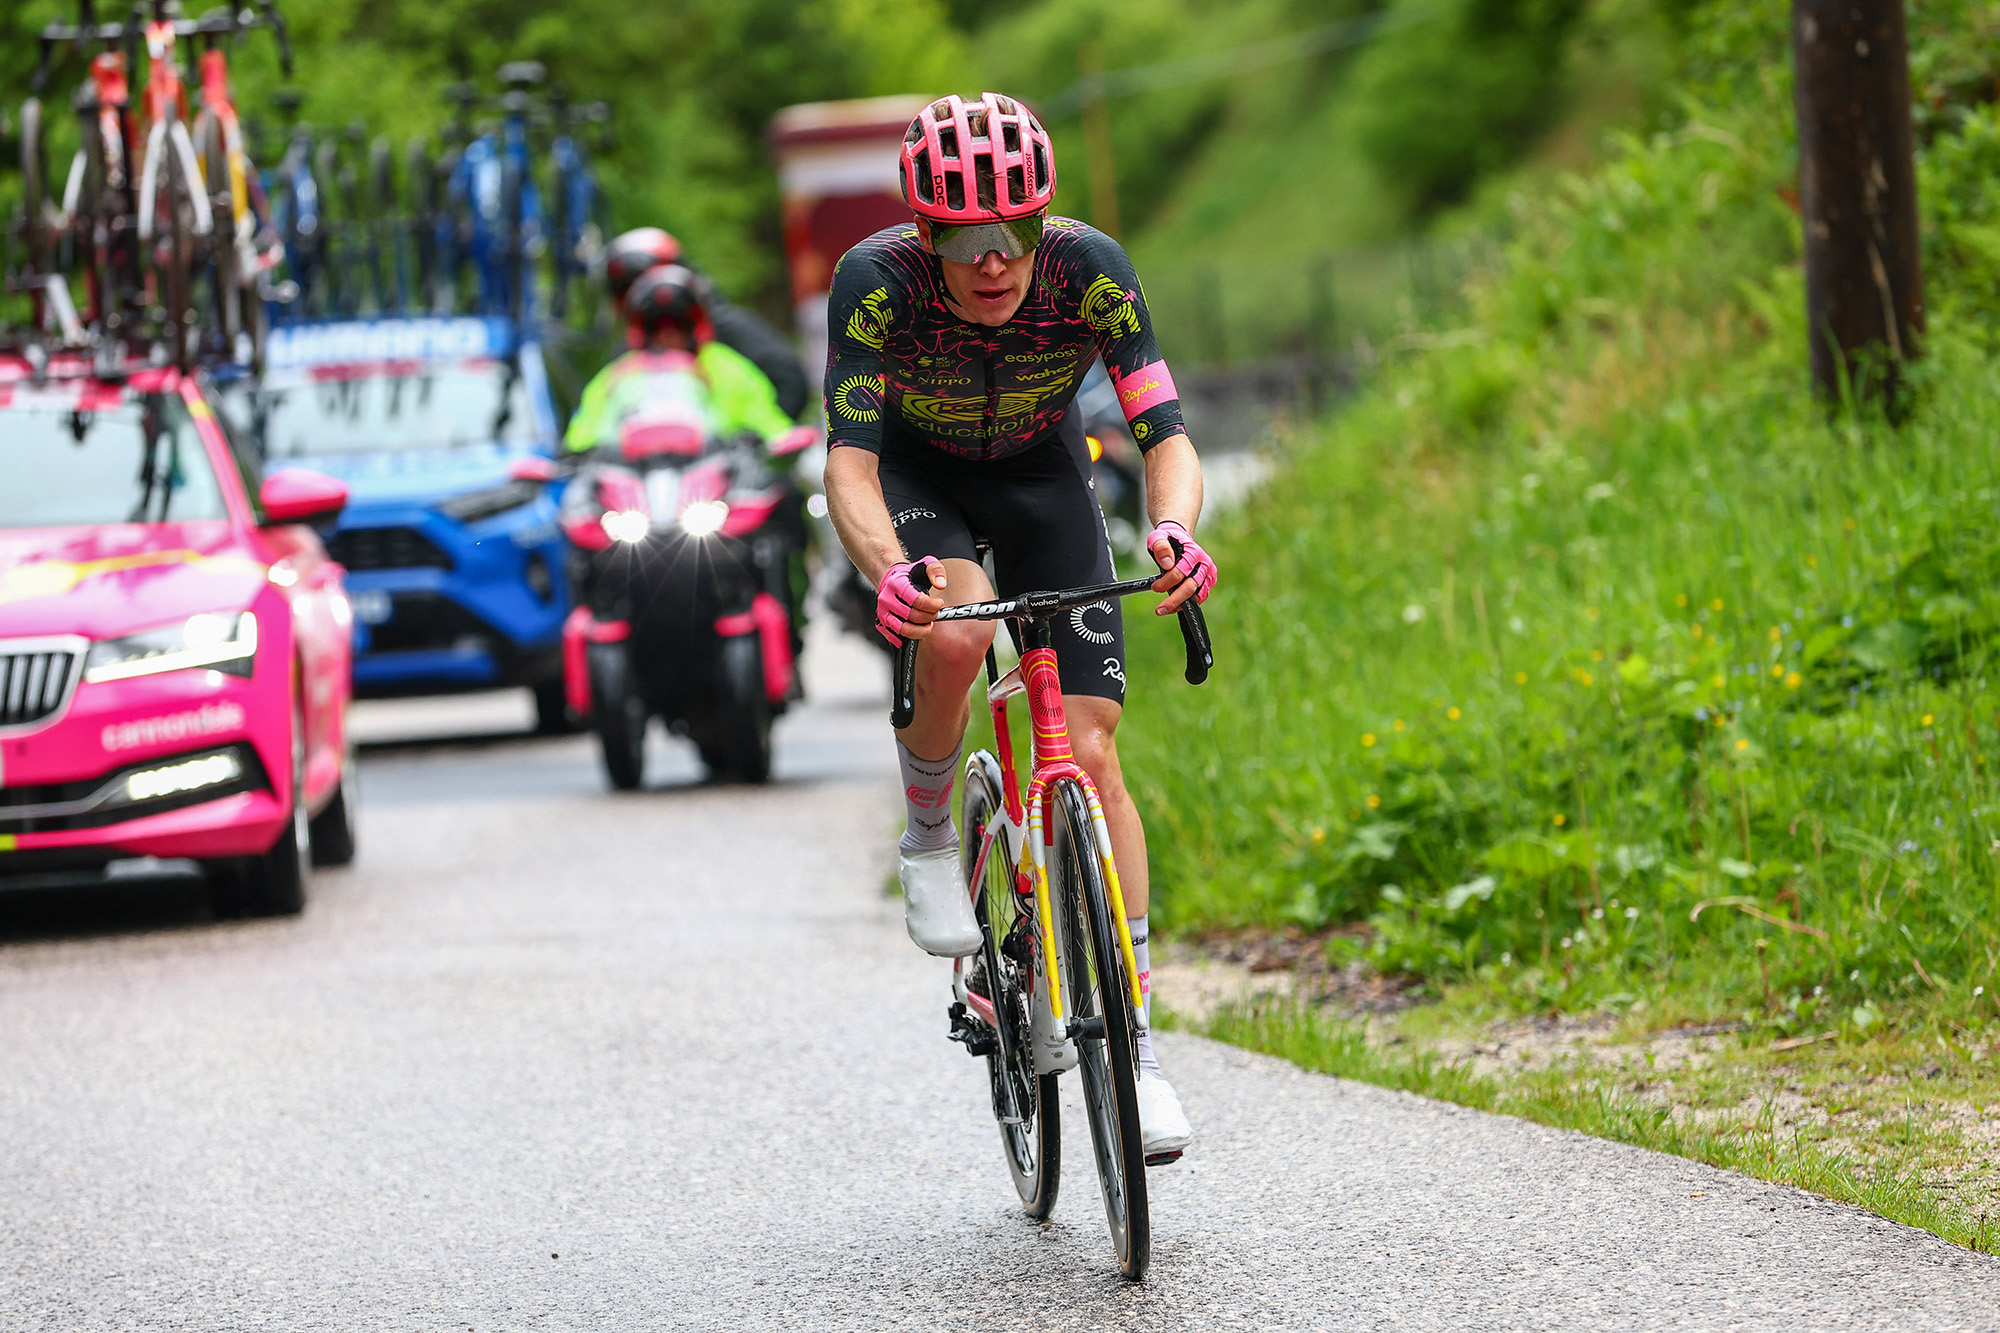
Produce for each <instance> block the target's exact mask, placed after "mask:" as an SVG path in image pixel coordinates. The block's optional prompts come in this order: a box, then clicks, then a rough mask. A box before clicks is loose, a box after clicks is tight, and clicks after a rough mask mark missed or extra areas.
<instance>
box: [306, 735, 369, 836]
mask: <svg viewBox="0 0 2000 1333" xmlns="http://www.w3.org/2000/svg"><path fill="white" fill-rule="evenodd" d="M360 808H361V779H360V769H359V767H358V766H357V765H356V764H355V762H354V742H353V741H351V740H350V741H349V742H348V743H347V748H346V749H345V750H344V751H343V752H342V754H341V756H340V786H339V787H338V788H337V789H335V791H334V793H333V799H332V800H331V801H329V802H328V803H327V806H326V809H324V810H322V811H320V812H319V813H318V814H317V815H314V816H313V819H312V826H311V839H312V863H313V864H314V865H316V866H344V865H346V864H348V863H349V862H350V861H352V860H353V859H354V849H355V845H356V843H357V842H358V841H359V839H358V837H357V833H356V828H355V815H356V812H358V811H359V810H360Z"/></svg>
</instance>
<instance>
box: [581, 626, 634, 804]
mask: <svg viewBox="0 0 2000 1333" xmlns="http://www.w3.org/2000/svg"><path fill="white" fill-rule="evenodd" d="M646 719H647V712H646V701H645V700H644V699H642V698H640V697H639V691H638V688H637V685H636V683H635V682H634V681H633V680H632V668H631V659H630V658H629V657H628V656H627V655H626V652H625V646H624V645H623V644H616V643H599V644H592V645H591V647H590V722H591V726H592V727H593V728H595V729H596V731H597V740H598V744H599V746H600V748H601V749H602V750H603V754H604V776H605V777H606V778H607V779H609V780H610V783H611V785H612V786H613V787H616V788H617V789H618V790H619V791H634V790H636V789H637V788H638V786H639V784H640V783H642V782H644V781H645V778H646Z"/></svg>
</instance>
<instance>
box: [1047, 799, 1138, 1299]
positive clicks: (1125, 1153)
mask: <svg viewBox="0 0 2000 1333" xmlns="http://www.w3.org/2000/svg"><path fill="white" fill-rule="evenodd" d="M1050 804H1051V806H1052V807H1053V811H1052V813H1053V815H1054V824H1055V845H1054V847H1052V848H1051V849H1050V850H1051V851H1052V853H1053V856H1052V858H1051V864H1050V866H1049V870H1050V872H1051V873H1050V887H1051V889H1052V891H1054V892H1055V894H1056V899H1057V901H1056V910H1057V912H1058V913H1059V914H1060V919H1061V927H1060V928H1061V930H1062V931H1063V970H1064V973H1065V976H1064V978H1063V981H1064V992H1065V994H1066V995H1067V996H1068V998H1069V1012H1070V1016H1071V1017H1072V1018H1073V1019H1075V1020H1078V1021H1079V1023H1080V1024H1081V1025H1082V1027H1083V1031H1081V1032H1080V1033H1079V1035H1078V1036H1077V1037H1076V1039H1075V1040H1076V1051H1077V1071H1078V1073H1080V1074H1081V1075H1082V1081H1083V1104H1084V1111H1085V1114H1086V1115H1087V1116H1088V1117H1089V1120H1090V1146H1091V1149H1092V1152H1093V1154H1094V1155H1095V1157H1096V1159H1097V1179H1098V1184H1099V1186H1100V1187H1101V1189H1102V1192H1103V1195H1104V1216H1105V1220H1106V1221H1107V1222H1109V1223H1110V1225H1111V1243H1112V1247H1113V1248H1114V1249H1115V1250H1116V1251H1117V1252H1118V1271H1119V1272H1120V1273H1122V1274H1124V1275H1125V1276H1126V1277H1127V1278H1129V1279H1131V1280H1133V1281H1137V1280H1138V1279H1139V1278H1142V1277H1144V1276H1145V1274H1146V1265H1147V1263H1148V1262H1149V1261H1150V1260H1151V1258H1152V1248H1153V1242H1152V1223H1151V1219H1150V1216H1149V1214H1148V1212H1147V1209H1146V1158H1145V1148H1144V1145H1143V1142H1142V1140H1141V1138H1140V1133H1139V1101H1138V1088H1137V1075H1138V1067H1137V1064H1136V1060H1135V1056H1134V1051H1135V1047H1136V1043H1135V1042H1134V1039H1133V1033H1132V999H1131V989H1130V983H1129V982H1128V981H1127V979H1126V975H1125V960H1124V958H1123V956H1122V955H1121V953H1120V951H1119V948H1118V932H1117V928H1116V926H1115V924H1114V923H1113V922H1112V920H1111V907H1110V903H1109V901H1108V899H1107V895H1106V893H1105V888H1104V872H1103V868H1102V866H1101V865H1100V864H1099V862H1098V859H1097V850H1096V849H1097V842H1096V838H1095V836H1094V834H1093V831H1092V825H1091V819H1090V807H1089V805H1088V804H1087V803H1086V802H1085V800H1084V796H1083V789H1082V788H1081V787H1079V786H1078V785H1077V784H1076V783H1075V782H1073V781H1064V782H1060V783H1058V784H1057V785H1056V790H1055V799H1054V800H1053V801H1052V802H1051V803H1050ZM1099 1028H1101V1029H1102V1030H1101V1032H1100V1031H1098V1030H1097V1029H1099Z"/></svg>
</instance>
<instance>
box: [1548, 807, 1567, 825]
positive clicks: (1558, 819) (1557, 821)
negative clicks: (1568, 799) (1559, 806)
mask: <svg viewBox="0 0 2000 1333" xmlns="http://www.w3.org/2000/svg"><path fill="white" fill-rule="evenodd" d="M1550 822H1551V823H1553V824H1554V825H1555V826H1556V827H1557V828H1561V827H1562V826H1563V825H1564V824H1567V823H1569V818H1568V817H1567V816H1566V815H1564V814H1563V813H1562V812H1561V811H1560V810H1559V811H1557V812H1556V814H1555V817H1554V818H1553V819H1552V820H1551V821H1550Z"/></svg>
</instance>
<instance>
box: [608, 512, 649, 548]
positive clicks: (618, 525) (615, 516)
mask: <svg viewBox="0 0 2000 1333" xmlns="http://www.w3.org/2000/svg"><path fill="white" fill-rule="evenodd" d="M598 522H599V523H600V524H602V525H603V528H604V535H605V536H607V537H609V538H611V540H612V541H615V542H627V543H637V542H642V541H645V540H646V534H647V533H649V532H651V531H652V530H653V520H652V518H651V517H649V516H648V515H647V514H646V512H645V511H644V510H640V509H613V510H611V511H610V512H609V513H607V514H605V516H604V517H603V518H601V519H599V520H598Z"/></svg>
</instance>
